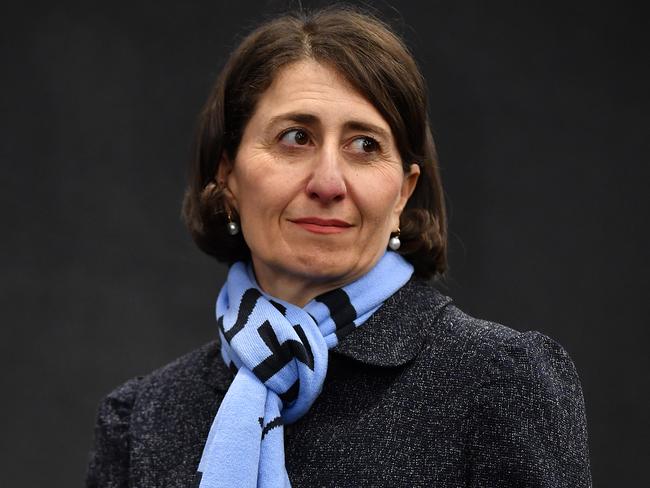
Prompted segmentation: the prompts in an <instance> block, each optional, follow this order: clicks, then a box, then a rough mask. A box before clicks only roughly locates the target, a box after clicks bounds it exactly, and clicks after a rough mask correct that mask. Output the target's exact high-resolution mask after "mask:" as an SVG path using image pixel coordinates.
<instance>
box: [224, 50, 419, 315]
mask: <svg viewBox="0 0 650 488" xmlns="http://www.w3.org/2000/svg"><path fill="white" fill-rule="evenodd" d="M418 175H419V169H418V166H417V165H416V164H413V165H411V171H410V173H409V174H407V175H405V174H404V171H403V168H402V162H401V159H400V156H399V153H398V151H397V148H396V144H395V141H394V139H393V135H392V133H391V130H390V127H389V125H388V123H387V122H386V121H385V120H384V119H383V117H382V116H381V115H380V114H379V112H378V111H377V109H376V108H375V107H374V106H373V105H372V104H371V103H370V102H368V101H367V100H366V99H365V98H364V97H363V96H362V95H361V94H360V93H359V92H357V91H356V90H355V89H354V88H353V87H352V86H351V85H350V84H349V83H348V82H347V81H346V80H345V79H344V78H343V77H342V76H341V75H339V74H338V73H337V72H336V71H334V70H333V69H331V68H329V67H327V66H325V65H322V64H319V63H317V62H315V61H311V60H307V61H301V62H298V63H294V64H292V65H289V66H287V67H285V68H283V69H282V70H281V71H280V72H279V73H278V74H277V76H276V77H275V79H274V81H273V83H272V84H271V86H270V87H269V88H268V90H267V91H266V92H264V93H263V94H262V96H261V97H260V99H259V101H258V104H257V107H256V110H255V113H254V114H253V116H252V118H251V119H250V121H249V122H248V124H247V125H246V128H245V130H244V133H243V136H242V140H241V143H240V146H239V149H238V152H237V156H236V159H235V161H234V162H230V161H228V160H226V159H225V158H224V160H222V162H221V164H220V166H219V175H218V176H219V180H221V181H224V182H225V183H226V186H227V187H228V190H229V194H230V205H231V206H233V207H234V208H235V209H236V210H237V213H238V214H239V217H240V221H241V222H240V224H241V230H242V232H243V235H244V238H245V240H246V243H247V244H248V246H249V248H250V250H251V254H252V259H253V267H254V269H255V274H256V277H257V280H258V282H259V284H260V286H261V287H262V288H263V289H264V290H265V291H266V292H268V293H270V294H272V295H274V296H277V297H279V298H282V299H285V300H287V301H290V302H293V303H296V304H298V305H304V303H306V302H307V301H309V300H310V299H312V298H313V297H314V296H316V295H318V294H319V293H322V292H324V291H327V290H329V289H333V288H337V287H339V286H342V285H344V284H346V283H349V282H351V281H354V280H355V279H357V278H359V277H360V276H362V275H363V274H365V273H366V272H367V271H369V270H370V269H371V268H372V267H373V266H374V264H375V263H376V262H377V261H378V260H379V259H380V258H381V256H382V255H383V253H384V252H385V250H386V246H387V243H388V240H389V238H390V233H391V232H392V231H395V230H397V228H398V226H399V215H400V213H401V211H402V209H403V208H404V206H405V204H406V201H407V200H408V198H409V196H410V195H411V193H412V191H413V189H414V187H415V183H416V181H417V178H418Z"/></svg>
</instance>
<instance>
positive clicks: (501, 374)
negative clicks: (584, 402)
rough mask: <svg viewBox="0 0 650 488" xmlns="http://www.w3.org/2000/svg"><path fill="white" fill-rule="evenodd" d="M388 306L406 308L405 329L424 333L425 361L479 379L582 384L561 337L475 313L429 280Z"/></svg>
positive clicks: (408, 288) (413, 284) (422, 358)
mask: <svg viewBox="0 0 650 488" xmlns="http://www.w3.org/2000/svg"><path fill="white" fill-rule="evenodd" d="M389 308H396V309H401V310H402V317H401V320H402V321H404V322H407V323H409V324H410V325H406V326H405V325H401V327H402V329H405V330H408V329H409V327H410V328H411V329H412V330H414V331H417V333H418V334H420V335H421V336H423V337H422V349H421V350H420V353H419V354H418V356H419V359H420V361H421V363H422V364H428V365H429V366H433V365H435V367H437V368H445V369H449V370H450V371H451V370H453V371H456V372H458V373H459V374H462V375H464V377H465V378H466V379H467V380H468V381H473V382H474V383H476V384H479V383H481V382H491V381H494V380H495V379H497V378H499V379H501V380H503V381H511V382H526V383H527V384H528V385H531V384H533V383H534V384H536V385H547V386H549V385H551V386H552V387H553V388H558V387H561V388H563V389H568V390H570V391H571V392H572V393H576V390H577V389H579V388H580V386H579V380H578V375H577V372H576V368H575V365H574V363H573V361H572V360H571V358H570V356H569V354H568V353H567V351H566V350H565V349H564V348H563V347H562V346H561V345H560V344H559V343H558V342H556V341H555V340H553V339H551V338H550V337H548V336H547V335H545V334H543V333H541V332H538V331H518V330H515V329H513V328H511V327H508V326H506V325H503V324H500V323H498V322H494V321H491V320H486V319H482V318H477V317H474V316H472V315H470V314H468V313H466V312H464V311H463V310H461V309H460V308H459V307H458V306H456V305H455V304H454V302H453V300H452V299H451V298H449V297H447V296H446V295H444V294H443V293H441V292H440V291H439V290H438V289H436V288H435V287H434V286H432V285H431V284H429V283H427V282H425V281H422V280H411V282H409V283H408V284H407V285H406V286H405V287H404V290H403V292H402V293H401V294H400V296H398V297H396V300H395V301H394V303H392V304H389ZM388 315H390V311H389V314H388ZM415 333H416V332H414V334H415Z"/></svg>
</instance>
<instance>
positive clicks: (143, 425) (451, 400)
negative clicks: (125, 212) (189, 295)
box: [86, 279, 591, 488]
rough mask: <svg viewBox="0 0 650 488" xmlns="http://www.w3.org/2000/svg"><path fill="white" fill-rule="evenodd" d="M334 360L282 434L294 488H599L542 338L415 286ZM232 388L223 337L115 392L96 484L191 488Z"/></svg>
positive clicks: (582, 424) (554, 350)
mask: <svg viewBox="0 0 650 488" xmlns="http://www.w3.org/2000/svg"><path fill="white" fill-rule="evenodd" d="M329 361H330V364H329V368H328V373H327V377H326V379H325V383H324V387H323V392H322V393H321V395H320V396H319V397H318V399H317V400H316V402H315V403H314V404H313V406H312V408H311V409H310V410H309V412H308V413H307V414H306V415H305V416H304V417H302V418H301V419H300V420H298V421H297V422H296V423H295V424H292V425H291V426H288V427H287V428H286V429H285V455H286V468H287V472H288V474H289V479H290V480H291V483H292V486H293V487H294V488H296V487H348V486H349V487H366V486H367V487H402V486H403V487H440V488H442V487H444V488H452V487H454V488H458V487H567V488H568V487H572V488H582V487H589V486H591V476H590V471H589V459H588V448H587V431H586V420H585V414H584V401H583V396H582V391H581V387H580V382H579V379H578V375H577V373H576V370H575V367H574V365H573V363H572V361H571V359H570V358H569V356H568V355H567V353H566V352H565V351H564V350H563V349H562V347H561V346H559V345H558V344H557V343H555V342H554V341H552V340H551V339H549V338H548V337H546V336H544V335H542V334H540V333H538V332H517V331H514V330H512V329H510V328H507V327H505V326H502V325H499V324H496V323H493V322H488V321H485V320H480V319H476V318H473V317H470V316H469V315H467V314H465V313H463V312H462V311H461V310H459V309H458V308H457V307H455V306H454V305H453V303H451V299H450V298H448V297H446V296H444V295H442V294H440V293H439V292H438V291H436V290H435V289H434V288H432V287H431V286H429V285H428V284H427V283H425V282H422V281H420V280H418V279H412V280H411V281H409V283H407V284H406V285H405V286H404V287H403V288H402V289H400V290H399V291H398V292H397V293H396V294H395V295H393V296H392V297H390V298H389V299H388V300H386V302H385V303H384V305H383V306H382V307H381V308H380V309H379V310H378V311H377V312H376V313H375V314H374V315H373V316H372V317H370V319H369V320H368V321H367V322H366V324H365V325H364V326H363V327H360V328H359V329H357V330H355V331H354V332H353V333H351V334H350V335H348V336H347V337H346V338H345V339H344V340H343V341H342V342H341V343H340V344H339V345H338V346H337V347H336V348H334V349H331V350H330V359H329ZM231 381H232V373H231V372H230V370H229V369H228V368H227V367H226V366H225V364H224V363H223V361H222V360H221V358H220V355H219V344H218V343H217V342H212V343H209V344H207V345H205V346H203V347H202V348H200V349H198V350H196V351H194V352H192V353H190V354H188V355H186V356H184V357H182V358H180V359H178V360H176V361H174V362H173V363H171V364H169V365H167V366H165V367H163V368H161V369H160V370H157V371H155V372H153V373H151V374H149V375H147V376H143V377H138V378H135V379H132V380H130V381H128V382H126V383H125V384H123V385H122V386H120V387H119V388H117V389H116V390H115V391H113V392H112V393H110V394H109V395H108V396H107V397H106V398H105V399H104V400H103V401H102V402H101V404H100V407H99V411H98V417H97V424H96V431H95V446H94V448H93V451H92V452H91V457H90V462H89V467H88V474H87V482H86V486H87V487H105V488H109V487H110V488H113V487H138V488H153V487H170V488H171V487H179V488H180V487H183V488H187V487H190V486H192V481H193V479H194V472H195V469H196V466H197V464H198V461H199V458H200V456H201V451H202V448H203V445H204V443H205V440H206V437H207V434H208V430H209V428H210V424H211V422H212V417H213V415H214V411H215V410H216V409H217V408H218V406H219V404H220V402H221V400H222V399H223V397H224V394H225V392H226V390H227V388H228V386H229V384H230V382H231Z"/></svg>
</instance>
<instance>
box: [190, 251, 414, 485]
mask: <svg viewBox="0 0 650 488" xmlns="http://www.w3.org/2000/svg"><path fill="white" fill-rule="evenodd" d="M412 274H413V267H412V266H411V265H410V264H409V263H408V262H407V261H406V260H405V259H404V258H402V257H401V256H400V255H399V254H396V253H394V252H392V251H387V252H386V253H385V254H384V256H383V257H382V258H381V259H380V260H379V262H378V263H377V264H376V265H375V266H374V267H373V268H372V269H371V270H370V271H369V272H368V273H367V274H366V275H364V276H362V277H361V278H359V279H358V280H356V281H354V282H352V283H350V284H348V285H346V286H344V287H343V288H339V289H336V290H332V291H329V292H327V293H324V294H323V295H320V296H318V297H316V298H315V299H314V300H312V301H311V302H309V303H308V304H307V305H305V307H304V308H300V307H298V306H296V305H292V304H290V303H288V302H284V301H282V300H279V299H277V298H273V297H271V296H269V295H267V294H266V293H264V292H263V291H261V289H260V287H259V286H258V285H257V282H256V280H255V276H254V274H253V270H252V267H251V265H250V264H249V265H246V264H245V263H242V262H239V263H235V264H234V265H233V266H231V268H230V270H229V272H228V279H227V281H226V283H225V285H224V286H223V288H222V289H221V291H220V293H219V296H218V298H217V307H216V313H217V324H218V327H219V335H220V338H221V355H222V357H223V360H224V362H225V363H226V365H228V366H229V367H231V368H232V369H233V370H234V369H236V371H237V373H236V375H235V378H234V380H233V382H232V384H231V385H230V388H228V391H227V392H226V395H225V397H224V399H223V401H222V402H221V405H220V407H219V410H218V411H217V415H216V417H215V419H214V421H213V423H212V427H211V428H210V432H209V434H208V439H207V441H206V444H205V447H204V448H203V455H202V456H201V462H200V463H199V468H198V473H197V480H198V483H197V485H196V486H198V487H199V488H216V487H237V488H282V487H287V488H288V487H290V486H291V483H290V482H289V477H288V475H287V470H286V468H285V463H284V428H283V425H284V424H290V423H293V422H295V421H296V420H298V419H299V418H300V417H302V416H303V415H304V414H305V413H306V412H307V411H308V410H309V408H310V407H311V405H312V404H313V403H314V401H315V400H316V398H317V397H318V395H319V394H320V392H321V389H322V386H323V382H324V380H325V375H326V373H327V359H328V349H330V348H332V347H334V346H336V345H337V344H338V343H339V341H340V340H341V339H342V338H343V337H344V336H346V335H347V334H349V333H350V332H351V331H352V330H354V329H355V328H356V327H359V326H360V325H361V324H363V323H364V322H365V321H366V320H367V319H368V318H369V317H370V316H371V315H372V314H373V313H374V312H375V311H376V310H377V309H378V308H379V307H380V306H381V304H382V303H383V302H384V300H386V299H387V298H388V297H390V296H391V295H392V294H393V293H395V292H396V291H397V290H398V289H399V288H401V287H402V286H403V285H404V284H405V283H406V282H407V281H408V280H409V279H410V277H411V275H412Z"/></svg>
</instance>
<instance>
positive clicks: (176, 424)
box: [86, 341, 232, 487]
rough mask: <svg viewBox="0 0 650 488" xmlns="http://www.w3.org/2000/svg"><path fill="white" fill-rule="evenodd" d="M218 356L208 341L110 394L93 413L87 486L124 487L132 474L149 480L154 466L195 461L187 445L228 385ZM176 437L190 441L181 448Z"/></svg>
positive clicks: (193, 441) (200, 430)
mask: <svg viewBox="0 0 650 488" xmlns="http://www.w3.org/2000/svg"><path fill="white" fill-rule="evenodd" d="M218 357H219V343H218V342H217V341H212V342H210V343H208V344H205V345H203V346H201V347H199V348H197V349H195V350H194V351H191V352H189V353H187V354H185V355H183V356H181V357H179V358H177V359H175V360H174V361H172V362H170V363H168V364H166V365H164V366H162V367H160V368H158V369H156V370H155V371H153V372H151V373H149V374H146V375H142V376H137V377H134V378H132V379H130V380H128V381H126V382H124V383H122V384H121V385H120V386H118V387H117V388H115V389H114V390H113V391H111V392H110V393H108V394H107V395H106V396H105V397H104V398H103V399H102V400H101V401H100V403H99V407H98V409H97V417H96V424H95V441H94V446H93V448H92V450H91V455H90V460H89V465H88V471H87V481H86V486H89V487H94V486H109V485H110V486H117V485H119V486H122V484H121V483H126V481H125V480H126V479H127V478H128V476H131V475H132V474H133V472H134V471H138V472H139V473H142V475H143V476H145V477H146V476H150V475H152V474H146V473H155V472H156V470H155V469H154V467H153V466H151V465H150V464H151V463H153V462H163V463H166V465H169V466H174V465H175V464H174V463H175V462H174V459H180V458H181V457H183V458H187V459H191V461H192V462H194V461H195V460H194V459H193V458H192V456H195V455H196V453H195V452H194V450H191V449H189V448H188V447H187V446H188V445H194V444H196V443H200V442H202V439H203V436H204V433H205V431H206V426H209V424H210V422H211V421H212V417H213V416H214V411H213V410H214V408H215V402H217V401H218V399H219V398H220V397H222V396H223V392H225V390H227V388H228V385H229V383H230V381H231V376H232V375H231V373H230V371H229V370H228V368H227V367H226V366H225V365H224V364H223V362H222V361H220V360H218ZM152 432H155V433H157V434H156V435H151V433H152ZM178 439H186V440H187V439H190V440H191V442H188V443H187V445H183V446H180V445H179V441H178ZM150 452H156V453H157V455H156V456H157V457H156V456H149V455H147V454H146V453H150ZM134 453H135V454H134ZM138 453H139V454H138ZM165 460H166V461H165ZM196 462H198V460H196ZM176 464H178V463H177V462H176ZM179 469H180V468H179ZM116 480H119V482H117V481H116ZM147 486H157V485H156V483H152V484H150V485H147Z"/></svg>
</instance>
